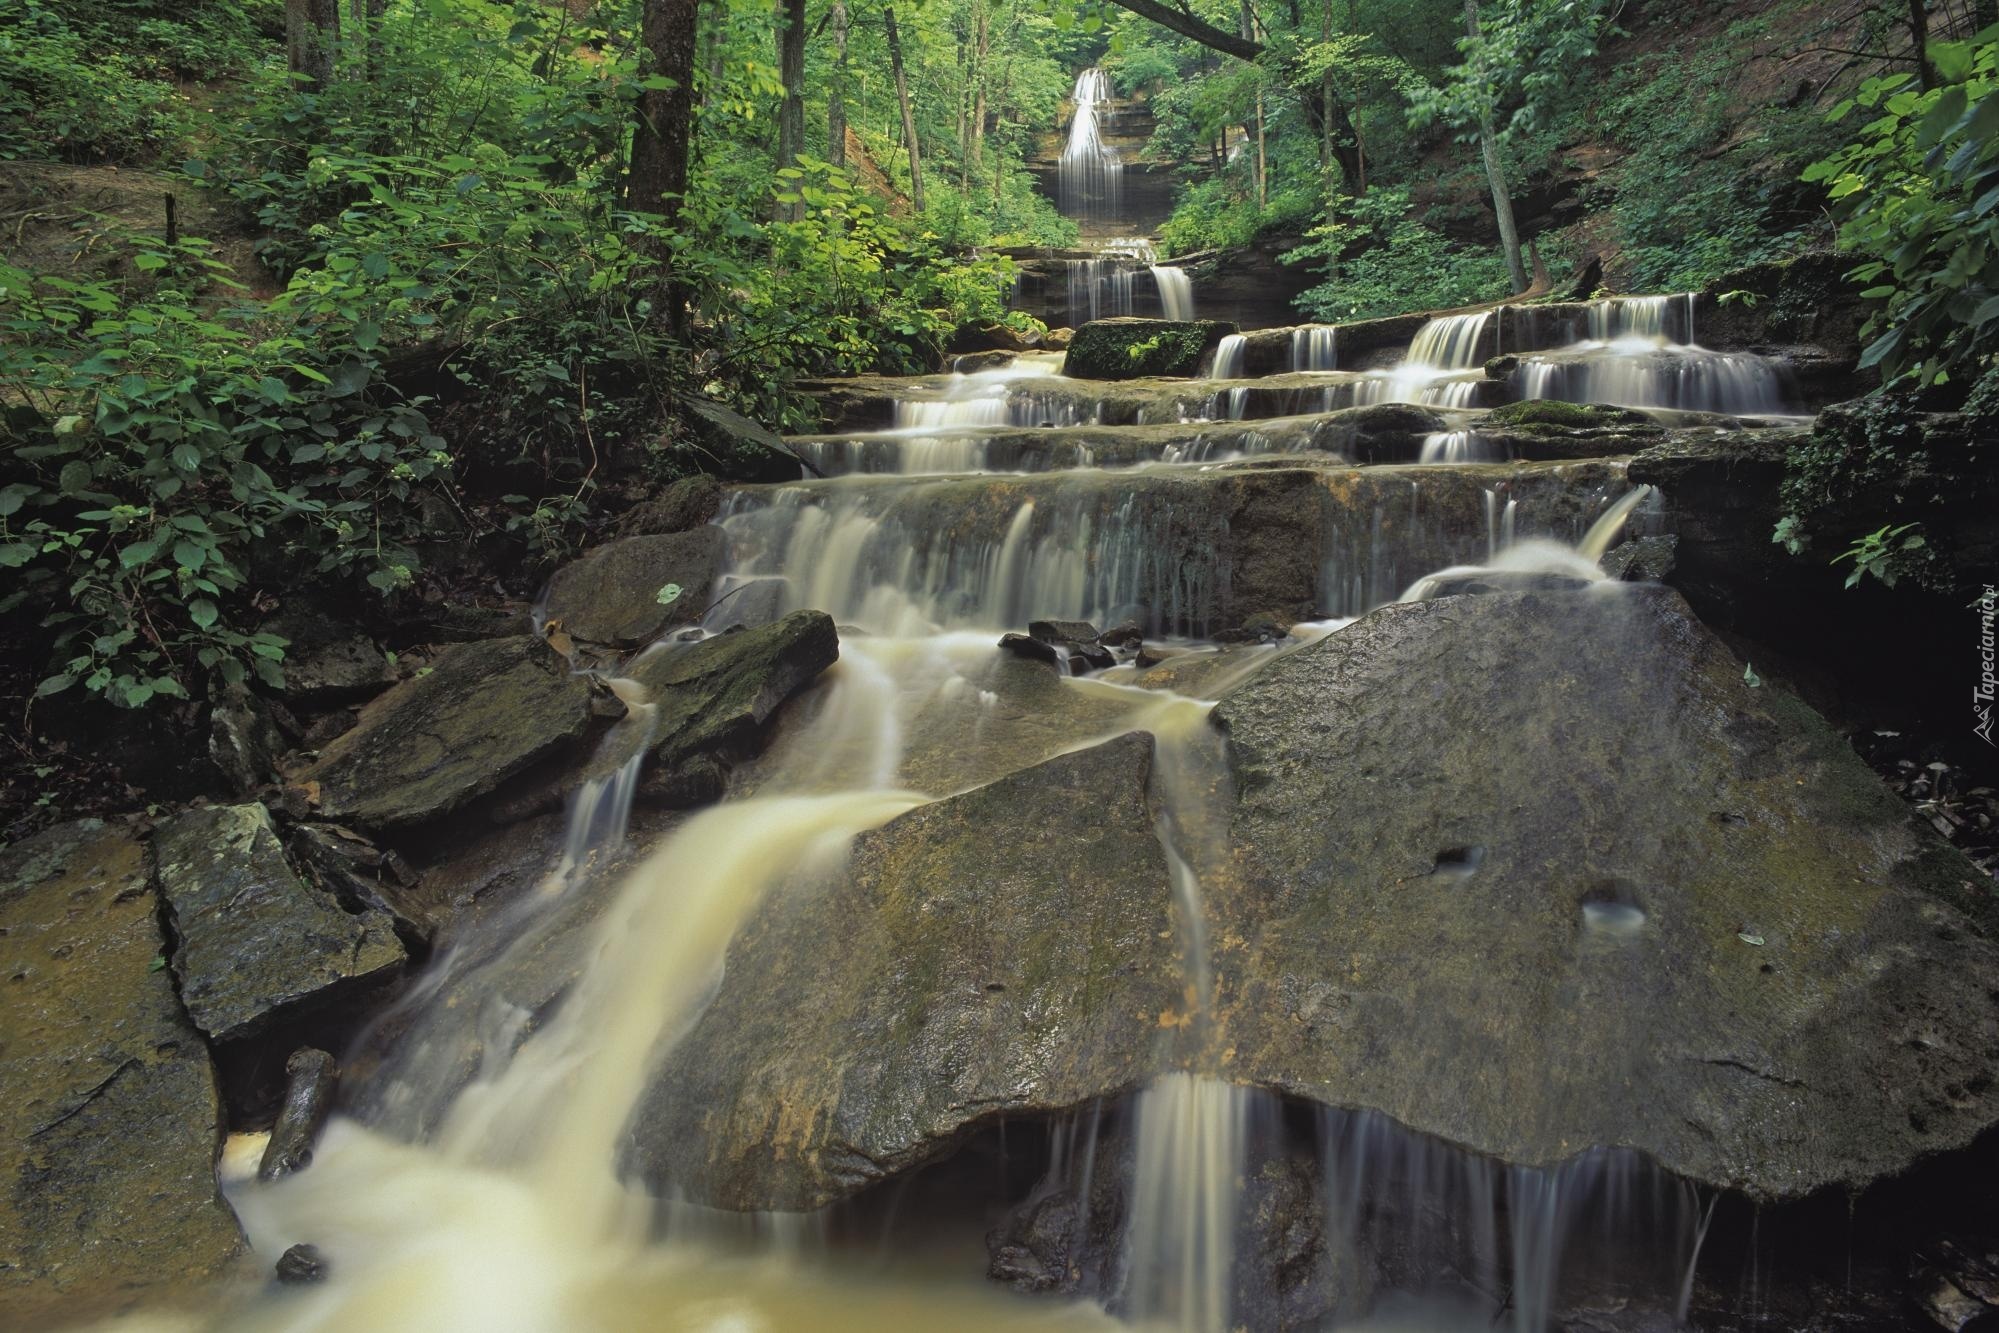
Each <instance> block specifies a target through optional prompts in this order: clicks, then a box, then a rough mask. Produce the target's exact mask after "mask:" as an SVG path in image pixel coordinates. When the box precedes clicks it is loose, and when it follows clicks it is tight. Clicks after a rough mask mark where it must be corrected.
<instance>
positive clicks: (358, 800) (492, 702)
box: [301, 634, 590, 829]
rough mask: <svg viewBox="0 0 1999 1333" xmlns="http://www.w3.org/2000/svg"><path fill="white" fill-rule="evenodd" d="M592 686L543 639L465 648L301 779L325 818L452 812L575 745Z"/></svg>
mask: <svg viewBox="0 0 1999 1333" xmlns="http://www.w3.org/2000/svg"><path fill="white" fill-rule="evenodd" d="M589 724H590V684H589V682H588V680H586V679H585V678H584V677H582V676H579V675H576V674H574V673H573V672H571V671H570V669H569V663H568V662H566V661H564V660H563V658H562V656H561V654H559V653H557V652H556V651H555V650H554V649H553V648H550V647H549V646H548V644H547V643H545V642H543V641H542V639H540V638H539V637H538V636H535V635H532V634H521V635H514V636H513V637H511V638H505V639H488V640H485V641H483V642H479V643H465V644H459V645H458V646H457V647H455V648H452V649H450V650H448V651H447V652H445V653H444V654H443V655H442V656H440V657H439V658H438V659H437V662H436V664H435V665H434V667H433V668H432V670H431V672H430V673H429V674H428V675H423V676H418V677H416V678H414V679H411V680H408V681H405V682H404V683H403V684H401V685H399V686H397V687H396V688H395V689H394V690H391V691H390V692H389V693H388V694H386V695H384V696H383V697H382V698H381V699H378V700H377V701H375V703H374V704H373V705H372V706H371V707H370V708H369V709H368V711H367V712H366V713H364V714H363V716H362V720H361V722H360V724H359V725H358V726H356V727H355V728H354V729H353V730H352V731H349V732H347V733H346V734H345V735H343V736H341V737H340V738H339V739H338V740H336V741H335V742H333V743H332V744H331V745H329V746H327V747H326V749H325V751H324V752H323V753H322V754H321V756H320V759H319V761H318V762H317V763H316V764H314V765H313V766H312V767H311V768H309V769H307V770H306V771H305V772H304V773H303V774H302V775H301V776H302V778H303V779H304V780H305V781H307V782H312V783H317V784H318V787H319V793H318V794H319V812H320V814H321V815H323V816H324V817H325V818H327V819H330V820H337V821H340V822H343V823H353V824H357V825H360V826H362V827H364V828H375V829H382V828H396V827H403V826H407V825H412V824H421V823H425V822H427V821H429V820H433V819H437V818H440V817H442V816H444V815H447V814H450V813H451V812H453V811H454V810H457V809H459V808H460V807H462V806H464V805H466V804H467V803H469V802H471V801H472V800H474V799H476V798H478V797H480V796H484V795H485V794H486V793H488V792H490V791H492V790H493V789H494V788H496V787H498V786H499V785H500V784H501V783H502V782H504V781H506V780H507V779H508V778H510V777H513V776H514V775H515V774H517V773H520V772H521V771H523V770H524V769H526V768H527V767H528V766H529V765H531V764H533V763H535V762H536V761H537V760H539V759H542V758H545V757H547V756H549V755H551V754H553V753H555V752H556V751H559V750H561V749H562V748H563V747H565V746H567V745H569V744H571V743H572V742H574V741H576V740H578V739H579V738H580V737H581V736H582V735H583V733H584V731H585V730H586V729H587V728H588V726H589Z"/></svg>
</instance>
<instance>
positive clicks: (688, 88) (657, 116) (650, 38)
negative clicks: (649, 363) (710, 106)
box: [625, 0, 700, 336]
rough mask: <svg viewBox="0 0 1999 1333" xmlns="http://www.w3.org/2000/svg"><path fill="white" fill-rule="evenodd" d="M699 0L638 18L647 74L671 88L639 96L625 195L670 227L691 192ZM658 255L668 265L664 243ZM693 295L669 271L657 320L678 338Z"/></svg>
mask: <svg viewBox="0 0 1999 1333" xmlns="http://www.w3.org/2000/svg"><path fill="white" fill-rule="evenodd" d="M699 11H700V0H646V2H645V11H644V14H643V16H642V17H641V19H640V38H641V40H642V41H643V42H644V44H645V48H646V55H647V57H648V59H647V62H646V63H647V68H648V72H649V73H652V74H657V75H660V76H661V77H663V78H665V79H667V80H669V81H670V82H671V83H672V86H671V87H669V88H657V89H648V90H647V91H645V92H643V93H641V94H640V95H639V102H638V123H637V125H636V126H635V127H634V129H633V133H632V165H631V170H630V172H629V173H628V174H627V175H626V177H625V199H626V202H627V203H628V204H629V205H630V206H631V207H633V208H635V209H638V210H640V211H643V212H650V211H652V210H654V209H657V210H659V212H660V214H661V215H662V216H663V217H664V218H665V220H666V226H667V228H668V229H669V230H671V229H672V228H674V227H675V226H676V225H677V224H678V223H679V221H680V208H681V202H682V200H683V199H685V197H686V195H687V157H688V150H689V148H690V147H691V146H692V139H693V133H694V46H695V30H696V26H697V25H696V21H697V17H698V14H699ZM655 254H656V257H657V258H658V259H659V260H660V261H661V262H662V263H663V264H670V262H671V260H670V256H669V255H668V254H667V253H666V251H665V247H664V246H659V247H656V250H655ZM688 296H689V293H688V291H687V288H686V286H685V284H683V283H682V282H680V281H679V280H678V278H677V277H676V276H675V275H674V274H673V273H672V271H671V270H670V269H669V270H668V271H667V274H666V278H665V281H664V283H663V284H662V288H661V299H660V301H659V302H658V308H657V309H655V311H654V318H656V319H660V320H663V321H664V322H665V324H666V327H667V329H668V330H669V331H670V332H672V333H673V334H675V335H676V336H678V335H679V334H680V333H681V332H682V331H683V329H684V325H685V323H686V317H687V300H688Z"/></svg>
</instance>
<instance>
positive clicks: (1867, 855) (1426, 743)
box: [1210, 585, 1999, 1198]
mask: <svg viewBox="0 0 1999 1333" xmlns="http://www.w3.org/2000/svg"><path fill="white" fill-rule="evenodd" d="M1215 720H1216V722H1217V724H1218V725H1219V726H1221V727H1222V728H1223V730H1224V731H1225V732H1226V734H1227V738H1228V753H1229V767H1230V770H1231V773H1232V776H1233V780H1234V781H1233V785H1234V789H1235V791H1236V792H1237V793H1238V795H1237V797H1236V799H1235V803H1234V808H1233V814H1232V816H1231V828H1230V838H1229V846H1230V847H1232V848H1233V849H1234V855H1233V856H1232V857H1226V858H1223V863H1222V864H1221V865H1219V866H1217V867H1216V868H1215V874H1214V876H1213V885H1214V886H1213V888H1212V889H1211V890H1210V902H1211V903H1212V904H1214V911H1215V915H1216V917H1217V920H1216V921H1215V922H1214V923H1213V925H1212V926H1211V931H1212V934H1213V937H1214V938H1217V939H1219V940H1222V941H1223V944H1222V946H1221V953H1220V956H1219V957H1218V958H1217V960H1216V972H1217V975H1218V977H1220V978H1222V981H1223V988H1224V993H1223V995H1222V998H1221V1002H1220V1008H1221V1019H1222V1023H1223V1030H1224V1037H1225V1042H1226V1045H1227V1046H1228V1047H1230V1048H1232V1049H1233V1051H1234V1058H1233V1062H1232V1064H1231V1067H1230V1076H1231V1077H1232V1078H1234V1079H1236V1080H1238V1081H1241V1082H1250V1083H1262V1084H1267V1085H1271V1086H1275V1087H1279V1088H1282V1089H1285V1090H1287V1091H1289V1092H1291V1093H1294V1094H1296V1095H1299V1096H1303V1097H1308V1098H1312V1099H1315V1100H1318V1101H1322V1102H1326V1103H1330V1104H1333V1105H1337V1106H1343V1107H1354V1108H1365V1109H1372V1110H1376V1111H1380V1112H1384V1113H1386V1114H1387V1115H1390V1116H1392V1117H1394V1118H1395V1119H1396V1120H1397V1121H1399V1122H1400V1123H1402V1124H1404V1125H1406V1126H1408V1127H1410V1128H1412V1129H1415V1130H1418V1131H1421V1132H1423V1133H1428V1134H1433V1135H1436V1136H1439V1137H1441V1138H1444V1139H1447V1140H1449V1141H1451V1142H1453V1143H1457V1144H1460V1145H1463V1146H1465V1147H1467V1148H1470V1149H1472V1150H1474V1151H1477V1152H1480V1153H1485V1154H1489V1155H1491V1156H1494V1157H1498V1158H1502V1159H1504V1160H1506V1161H1509V1162H1514V1163H1521V1164H1530V1163H1531V1164H1548V1163H1553V1162H1558V1161H1561V1160H1563V1159H1566V1158H1568V1157H1571V1156H1573V1155H1574V1154H1576V1153H1577V1152H1580V1151H1582V1150H1583V1149H1585V1148H1587V1147H1589V1146H1591V1145H1604V1144H1616V1145H1623V1146H1627V1147H1631V1148H1635V1149H1638V1150H1640V1151H1643V1152H1645V1153H1647V1154H1649V1155H1650V1156H1652V1157H1653V1158H1655V1159H1657V1160H1658V1161H1659V1162H1660V1163H1661V1164H1662V1165H1664V1166H1665V1167H1667V1168H1668V1169H1670V1170H1672V1171H1674V1172H1677V1173H1679V1174H1681V1175H1683V1176H1685V1177H1688V1178H1690V1179H1693V1180H1696V1181H1702V1182H1706V1183H1709V1184H1713V1185H1717V1186H1722V1187H1726V1188H1730V1189H1739V1190H1743V1191H1746V1192H1748V1193H1750V1194H1752V1195H1756V1196H1760V1197H1766V1198H1778V1197H1794V1196H1799V1195H1803V1194H1806V1193H1808V1192H1810V1191H1813V1190H1817V1189H1820V1188H1823V1187H1827V1186H1859V1185H1863V1184H1865V1183H1867V1182H1869V1181H1872V1180H1876V1179H1879V1178H1881V1177H1883V1176H1887V1175H1892V1174H1894V1173H1896V1172H1899V1171H1901V1170H1903V1169H1904V1168H1906V1167H1908V1166H1909V1165H1910V1164H1911V1163H1912V1162H1914V1161H1916V1160H1918V1159H1919V1158H1922V1157H1925V1156H1927V1155H1929V1154H1932V1153H1936V1152H1940V1151H1944V1150H1947V1149H1952V1148H1957V1147H1960V1146H1962V1145H1965V1144H1967V1143H1969V1142H1970V1141H1971V1140H1972V1139H1973V1138H1975V1137H1976V1136H1978V1135H1980V1134H1981V1133H1983V1132H1985V1131H1986V1130H1988V1129H1990V1128H1991V1127H1992V1126H1993V1124H1994V1123H1995V1122H1999V945H1995V943H1994V931H1995V927H1999V911H1995V906H1994V903H1995V900H1994V896H1993V892H1992V888H1991V884H1990V882H1989V880H1987V879H1985V877H1984V876H1982V875H1981V874H1979V873H1978V871H1977V870H1976V869H1975V868H1974V867H1973V866H1972V865H1971V864H1970V863H1969V862H1967V861H1966V860H1965V859H1964V858H1963V857H1962V856H1960V855H1959V854H1958V853H1956V852H1955V851H1952V850H1951V849H1949V848H1948V847H1946V846H1945V845H1943V844H1942V843H1941V842H1939V841H1937V840H1936V838H1935V837H1934V836H1933V835H1932V834H1930V833H1929V832H1928V830H1927V829H1922V828H1918V827H1917V826H1916V825H1915V824H1914V822H1913V820H1912V817H1911V815H1910V812H1909V810H1908V808H1907V807H1906V806H1905V805H1904V804H1903V803H1902V802H1900V801H1899V800H1898V799H1897V798H1896V797H1894V796H1893V795H1892V794H1891V793H1889V792H1888V791H1887V789H1886V788H1885V787H1883V786H1882V784H1881V783H1880V782H1879V781H1878V780H1877V779H1876V778H1875V776H1874V775H1873V774H1872V773H1871V772H1869V771H1868V770H1867V768H1866V767H1865V766H1863V765H1862V764H1861V763H1860V761H1859V760H1858V759H1857V758H1856V757H1855V756H1854V754H1853V753H1852V751H1851V750H1850V749H1849V748H1848V747H1847V745H1846V744H1845V742H1844V741H1843V740H1842V739H1841V737H1840V736H1839V735H1838V734H1836V733H1835V732H1834V731H1833V730H1832V728H1831V727H1829V726H1828V725H1827V724H1826V723H1825V722H1824V721H1823V719H1821V718H1819V717H1818V716H1817V715H1816V714H1815V713H1813V712H1811V710H1809V709H1808V708H1806V707H1805V706H1804V705H1803V704H1801V703H1799V702H1798V701H1797V700H1796V699H1795V698H1793V697H1791V696H1789V695H1788V694H1785V693H1783V692H1782V691H1780V690H1778V689H1776V688H1774V687H1770V686H1764V687H1762V688H1755V687H1752V686H1751V685H1750V684H1749V683H1748V682H1746V681H1745V679H1744V672H1743V666H1742V663H1741V662H1740V661H1739V660H1738V659H1736V658H1735V657H1734V656H1733V655H1732V654H1731V653H1730V652H1729V651H1728V650H1727V649H1726V648H1725V647H1723V646H1722V644H1721V642H1720V641H1719V640H1718V639H1716V638H1715V637H1714V635H1713V634H1711V633H1710V632H1709V631H1707V630H1706V629H1705V628H1703V627H1702V626H1701V624H1700V623H1699V622H1698V621H1696V620H1695V619H1694V618H1693V617H1692V616H1691V614H1690V613H1689V612H1688V611H1687V609H1686V606H1685V603H1683V602H1682V601H1681V600H1680V598H1679V597H1678V595H1677V594H1675V593H1673V592H1672V591H1671V590H1669V589H1665V588H1661V587H1658V586H1656V585H1654V586H1641V585H1617V586H1604V587H1599V588H1596V589H1593V590H1591V591H1588V592H1577V593H1495V594H1492V595H1489V596H1482V597H1452V598H1445V599H1443V600H1440V601H1433V602H1424V603H1411V604H1403V605H1396V606H1390V607H1386V608H1383V609H1382V610H1379V611H1376V612H1374V613H1373V614H1371V615H1369V616H1367V617H1366V618H1364V619H1362V620H1361V621H1359V622H1357V623H1356V624H1354V625H1352V626H1350V627H1349V628H1347V629H1345V630H1342V631H1340V632H1339V633H1337V634H1334V635H1332V636H1330V637H1329V638H1327V639H1325V640H1323V641H1322V642H1320V643H1318V644H1315V645H1313V646H1312V647H1309V648H1306V649H1304V650H1302V651H1300V652H1298V653H1296V654H1293V655H1292V656H1290V657H1287V658H1285V659H1284V660H1282V661H1280V662H1278V663H1276V664H1275V665H1274V666H1272V667H1271V668H1270V669H1269V670H1268V671H1267V672H1265V673H1264V674H1262V675H1261V676H1259V677H1257V678H1255V679H1254V680H1252V681H1251V682H1249V683H1248V684H1246V685H1244V686H1242V687H1241V688H1240V689H1238V690H1236V691H1235V692H1233V693H1232V694H1230V695H1228V696H1227V697H1225V698H1224V699H1223V701H1222V702H1221V704H1220V705H1219V706H1218V708H1217V709H1216V713H1215ZM1230 941H1240V943H1230Z"/></svg>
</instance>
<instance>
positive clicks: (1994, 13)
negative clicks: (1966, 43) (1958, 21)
mask: <svg viewBox="0 0 1999 1333" xmlns="http://www.w3.org/2000/svg"><path fill="white" fill-rule="evenodd" d="M1995 23H1999V0H1973V2H1972V6H1971V29H1972V32H1973V33H1974V34H1975V33H1981V32H1984V31H1985V30H1986V29H1987V28H1989V27H1991V26H1992V25H1994V24H1995Z"/></svg>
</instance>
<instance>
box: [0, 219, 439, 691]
mask: <svg viewBox="0 0 1999 1333" xmlns="http://www.w3.org/2000/svg"><path fill="white" fill-rule="evenodd" d="M134 258H135V264H136V267H137V268H138V269H139V270H140V272H141V273H142V274H146V275H152V276H150V277H148V278H145V279H142V280H139V281H135V282H132V283H128V284H123V285H113V284H108V283H101V282H73V281H68V280H64V279H57V278H43V279H40V280H36V279H35V278H33V277H32V276H31V275H29V274H27V273H24V272H22V271H21V270H19V269H15V268H12V267H5V266H0V302H4V305H0V331H4V333H5V337H4V339H0V378H4V379H6V380H7V381H8V382H9V383H12V384H15V385H17V386H19V387H20V389H21V391H22V392H23V393H24V394H25V395H26V397H27V399H28V401H29V402H30V403H31V404H33V408H32V409H16V410H15V412H14V413H13V414H12V415H11V417H10V421H9V426H10V429H9V432H8V433H9V435H10V437H11V439H10V443H11V444H12V445H13V447H12V449H11V451H10V461H9V464H8V469H9V470H8V474H7V475H8V484H7V485H6V486H5V488H4V489H0V566H4V567H6V568H7V569H9V570H10V571H14V573H13V577H12V578H11V580H10V582H11V584H12V590H11V591H10V593H9V594H8V596H7V597H6V599H5V601H4V602H0V613H4V612H15V611H19V610H22V609H24V608H25V609H28V610H31V611H34V612H38V613H39V617H40V623H41V625H42V626H43V627H44V628H45V629H47V630H48V631H50V641H49V647H50V655H51V659H52V661H53V662H54V663H55V664H56V665H55V669H54V670H53V671H52V672H51V674H50V675H48V676H47V677H46V678H45V679H43V680H42V682H41V684H40V686H39V687H38V692H39V693H40V694H43V695H50V694H58V693H61V692H63V691H65V690H68V689H70V688H72V687H74V686H76V685H78V684H81V685H82V686H83V687H84V688H85V689H86V690H89V691H92V692H94V693H98V694H101V695H103V696H105V697H106V698H108V699H109V700H110V701H111V702H113V703H115V704H119V705H122V706H125V707H137V706H140V705H143V704H145V703H147V702H149V701H150V700H152V699H154V698H158V697H170V698H187V697H189V695H190V694H191V693H193V692H195V691H197V690H199V689H201V688H203V687H204V686H205V685H206V683H207V681H208V680H209V678H211V677H219V678H220V679H222V680H224V681H228V682H232V683H233V682H239V681H241V680H243V679H245V678H246V676H247V675H248V674H249V673H251V672H254V673H255V674H257V675H258V676H259V677H261V678H262V679H264V680H266V681H269V682H273V683H275V682H277V681H279V680H280V679H281V677H280V675H279V671H278V665H277V664H278V662H279V661H280V660H281V659H282V657H283V647H284V645H283V642H282V641H281V640H278V639H275V638H273V637H272V636H270V635H268V634H262V633H258V632H256V631H255V630H254V629H252V628H249V627H248V624H249V623H251V621H252V619H253V615H252V609H253V606H254V603H255V600H256V597H257V595H258V593H259V591H260V590H263V589H268V588H271V587H280V588H282V587H285V586H287V583H288V581H290V580H292V579H296V578H300V577H315V576H327V575H350V574H351V575H354V576H358V577H360V578H362V579H365V581H366V582H367V583H368V584H370V585H372V586H374V587H376V588H378V589H380V590H382V591H384V592H389V591H393V590H395V589H398V588H401V587H403V586H406V585H407V584H408V583H409V581H410V578H411V573H412V571H413V569H414V568H415V565H416V560H415V557H414V556H413V555H411V554H410V553H409V551H408V549H407V548H406V546H404V545H403V543H402V541H401V538H402V536H403V535H405V534H407V533H409V532H410V531H412V530H413V529H414V528H415V526H416V512H417V506H418V505H419V503H420V501H421V498H422V497H423V495H424V494H425V493H443V492H442V489H441V488H442V484H443V483H444V481H445V479H446V478H447V477H448V475H449V465H450V460H449V458H448V456H447V455H446V454H445V453H444V452H443V450H442V444H443V442H442V441H441V440H440V439H438V438H437V437H436V436H435V435H433V434H432V433H431V432H430V431H429V430H428V428H427V425H426V423H425V421H424V418H423V416H422V414H421V412H420V411H419V410H418V408H419V406H420V405H418V404H412V403H404V402H399V401H395V400H394V398H393V397H392V396H390V395H387V394H385V393H384V391H383V390H382V389H381V387H380V385H379V384H378V383H377V382H376V374H375V371H376V364H375V362H374V360H373V358H372V357H371V356H369V355H368V354H367V353H365V352H362V351H360V350H359V349H353V348H350V347H346V346H343V345H342V342H341V340H339V339H334V340H331V341H330V342H329V341H323V340H320V339H316V338H313V337H311V336H308V334H307V333H306V328H307V327H308V326H307V325H306V324H305V323H304V322H302V321H298V320H296V319H287V318H284V316H287V315H295V314H296V307H295V303H297V302H300V301H304V300H308V299H309V298H307V297H305V296H302V295H294V294H293V293H290V292H288V293H286V295H285V296H284V297H282V298H280V300H279V301H278V302H277V303H275V310H276V313H277V314H278V316H279V318H278V319H277V320H276V321H275V322H274V323H272V324H262V323H261V322H262V321H264V320H265V319H267V318H268V317H269V315H270V313H271V311H270V310H237V311H224V312H219V313H218V312H214V311H212V310H211V309H209V308H208V307H207V306H206V305H205V304H204V298H205V297H206V296H208V295H209V291H210V288H211V287H212V286H213V285H214V284H217V283H226V282H227V279H226V278H225V277H224V276H223V274H224V268H223V266H222V265H221V264H220V263H219V261H217V260H215V259H214V258H213V257H212V256H211V255H210V254H209V253H208V246H207V244H206V243H205V242H202V241H195V240H190V241H184V242H182V243H181V244H179V245H178V246H175V247H167V246H166V245H164V244H163V243H159V242H152V243H149V244H145V245H142V246H141V247H140V248H139V249H138V251H137V252H136V254H135V257H134ZM272 328H275V329H277V330H278V331H277V332H272V331H271V329H272Z"/></svg>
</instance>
